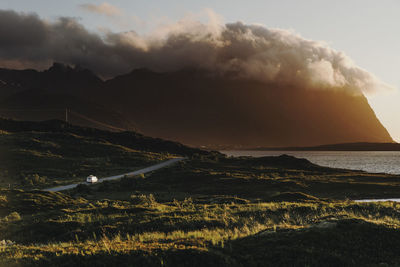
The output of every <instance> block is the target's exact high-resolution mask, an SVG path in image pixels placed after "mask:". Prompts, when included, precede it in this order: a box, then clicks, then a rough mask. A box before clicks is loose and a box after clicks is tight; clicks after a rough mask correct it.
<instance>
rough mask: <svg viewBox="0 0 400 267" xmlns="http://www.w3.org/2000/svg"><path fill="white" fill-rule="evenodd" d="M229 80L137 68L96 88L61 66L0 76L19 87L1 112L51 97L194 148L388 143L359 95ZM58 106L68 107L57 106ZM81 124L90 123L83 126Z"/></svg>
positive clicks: (81, 72) (95, 81)
mask: <svg viewBox="0 0 400 267" xmlns="http://www.w3.org/2000/svg"><path fill="white" fill-rule="evenodd" d="M235 77H236V76H235V74H232V75H230V76H229V75H219V74H218V75H217V74H214V73H210V72H207V71H202V70H197V69H184V70H181V71H176V72H167V73H157V72H153V71H151V70H147V69H137V70H134V71H132V72H131V73H127V74H125V75H120V76H117V77H114V78H112V79H110V80H107V81H102V80H101V79H99V78H98V77H97V76H96V75H94V74H93V73H92V72H90V71H89V70H85V69H82V68H71V67H68V66H65V65H62V64H54V65H53V66H52V67H51V68H50V69H49V70H46V71H43V72H36V71H32V70H30V71H29V70H27V71H12V70H0V80H2V81H4V82H5V83H6V84H7V85H8V84H17V85H18V84H19V85H20V87H23V88H24V89H23V90H22V89H21V88H20V87H18V86H17V87H15V86H14V87H15V88H14V87H12V88H7V89H6V88H5V87H4V88H2V87H0V91H6V93H4V92H3V93H0V95H1V94H3V95H7V98H5V100H4V101H1V102H0V105H1V106H2V107H3V106H4V107H11V106H12V105H11V104H10V103H16V102H19V103H24V104H19V105H20V106H21V105H22V106H27V105H28V103H31V102H32V101H33V100H32V101H31V99H34V97H33V95H35V94H37V95H40V98H41V99H44V100H45V101H44V102H46V103H53V102H54V103H55V102H60V100H54V99H55V98H57V97H58V99H60V98H62V97H61V95H64V96H65V95H68V96H69V97H70V101H69V102H68V105H69V106H74V109H78V108H80V107H85V108H84V109H81V110H80V113H83V114H84V115H86V116H88V117H89V115H90V117H91V118H93V119H94V120H96V121H99V122H106V123H107V124H109V125H114V126H116V127H121V128H125V127H127V126H125V125H124V122H127V124H128V125H131V127H134V128H137V129H138V130H140V131H141V132H142V133H144V134H146V135H150V136H154V137H160V138H165V139H169V140H175V141H179V142H182V143H185V144H190V145H194V146H208V147H218V146H225V147H260V146H263V147H276V146H281V147H284V146H315V145H322V144H334V143H352V142H377V143H381V142H386V143H390V142H393V140H392V138H391V137H390V135H389V133H388V132H387V130H386V129H385V128H384V127H383V125H382V124H381V123H380V122H379V120H378V119H377V117H376V115H375V113H374V111H373V110H372V109H371V107H370V106H369V104H368V101H367V99H366V98H365V97H364V96H363V95H355V94H350V93H347V92H346V91H345V90H339V89H338V90H326V89H321V90H316V89H312V90H311V89H307V88H299V87H293V86H286V87H283V86H277V85H276V84H268V83H262V82H258V81H254V80H249V79H238V78H235ZM12 90H14V91H13V93H12V94H10V93H9V91H12ZM28 90H31V91H28ZM21 92H22V93H21ZM28 92H29V93H28ZM73 98H76V99H75V100H74V99H73ZM74 103H75V105H74ZM43 105H44V104H43V103H42V104H39V103H38V102H37V104H35V106H38V107H40V106H43ZM62 105H64V106H66V105H67V104H66V103H60V104H59V105H57V106H62ZM44 106H46V105H44ZM47 106H48V107H50V105H49V104H48V105H47ZM47 106H46V107H47ZM95 106H101V107H103V109H102V110H103V112H100V111H95V110H97V109H96V108H94V107H95ZM93 111H95V112H93ZM105 114H108V116H106V115H105ZM110 114H113V115H110ZM0 115H1V113H0ZM20 116H21V117H19V118H20V119H24V118H23V117H24V116H22V115H20ZM25 116H28V114H27V115H25ZM117 117H119V118H120V119H117ZM85 123H89V122H84V121H82V122H81V124H85ZM125 124H126V123H125ZM90 126H92V127H94V126H95V125H94V124H92V125H90Z"/></svg>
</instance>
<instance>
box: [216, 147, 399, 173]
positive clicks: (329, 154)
mask: <svg viewBox="0 0 400 267" xmlns="http://www.w3.org/2000/svg"><path fill="white" fill-rule="evenodd" d="M221 153H224V154H226V155H228V156H233V157H239V156H252V157H264V156H280V155H283V154H286V155H291V156H294V157H296V158H305V159H308V160H309V161H311V162H312V163H315V164H318V165H320V166H326V167H332V168H341V169H351V170H363V171H367V172H373V173H389V174H399V175H400V151H252V150H235V151H221Z"/></svg>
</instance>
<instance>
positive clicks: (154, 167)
mask: <svg viewBox="0 0 400 267" xmlns="http://www.w3.org/2000/svg"><path fill="white" fill-rule="evenodd" d="M185 159H187V158H174V159H170V160H167V161H164V162H161V163H158V164H156V165H152V166H150V167H147V168H144V169H140V170H137V171H133V172H128V173H123V174H119V175H114V176H109V177H104V178H101V179H99V181H98V182H96V183H93V184H98V183H101V182H104V181H111V180H118V179H121V178H123V177H124V176H125V175H126V176H134V175H140V174H145V173H148V172H152V171H155V170H158V169H161V168H165V167H167V166H170V165H172V164H175V163H177V162H179V161H182V160H185ZM79 184H85V185H92V184H90V183H86V182H82V183H76V184H69V185H62V186H57V187H52V188H46V189H43V191H50V192H58V191H63V190H68V189H72V188H74V187H77V186H78V185H79Z"/></svg>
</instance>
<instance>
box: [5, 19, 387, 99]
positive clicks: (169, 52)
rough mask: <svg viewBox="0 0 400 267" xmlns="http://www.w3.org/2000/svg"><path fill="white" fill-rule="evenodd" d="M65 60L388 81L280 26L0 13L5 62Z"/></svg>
mask: <svg viewBox="0 0 400 267" xmlns="http://www.w3.org/2000/svg"><path fill="white" fill-rule="evenodd" d="M52 61H61V62H65V63H69V64H79V65H83V66H85V67H88V68H90V69H92V70H94V71H95V72H97V73H98V74H100V75H102V76H105V77H109V76H114V75H116V74H120V73H124V72H127V71H130V70H132V69H133V68H139V67H146V68H150V69H153V70H158V71H172V70H178V69H182V68H185V67H192V68H193V67H195V68H204V69H207V70H211V71H213V72H215V73H235V75H236V76H239V77H245V78H251V79H256V80H260V81H264V82H269V83H271V82H272V83H283V84H289V85H296V86H302V87H307V88H319V89H332V88H347V89H349V90H351V91H352V92H356V93H360V92H364V93H365V92H373V91H377V90H381V89H384V88H390V86H388V85H386V84H384V83H382V82H381V81H379V80H378V79H377V78H376V77H375V76H374V75H372V74H370V73H368V72H367V71H365V70H363V69H361V68H359V67H358V66H356V65H355V64H354V63H353V62H352V61H351V60H350V59H349V58H348V57H347V56H346V55H345V54H343V53H341V52H338V51H336V50H334V49H332V48H330V47H329V46H328V45H326V44H325V43H322V42H316V41H311V40H307V39H304V38H302V37H301V36H299V35H296V34H294V33H293V32H291V31H287V30H282V29H268V28H265V27H264V26H259V25H246V24H243V23H240V22H237V23H231V24H226V25H223V24H221V23H218V21H215V20H211V22H210V23H208V24H202V23H199V22H195V21H181V22H178V23H176V24H173V25H169V26H167V27H164V28H163V29H161V30H159V31H156V32H155V33H154V34H152V35H148V36H140V35H138V34H136V33H135V32H133V31H131V32H123V33H113V32H105V33H104V34H102V35H100V34H97V33H93V32H90V31H88V30H87V29H86V28H85V27H84V26H83V25H81V24H80V23H79V22H78V21H76V20H75V19H72V18H60V19H58V20H56V21H53V22H48V21H45V20H42V19H41V18H39V17H38V16H37V15H35V14H25V13H16V12H14V11H0V64H2V65H3V67H7V65H12V64H11V63H15V64H14V65H18V66H24V65H26V66H29V67H32V66H37V67H39V68H40V67H43V66H44V65H46V64H49V62H52Z"/></svg>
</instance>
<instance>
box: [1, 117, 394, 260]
mask: <svg viewBox="0 0 400 267" xmlns="http://www.w3.org/2000/svg"><path fill="white" fill-rule="evenodd" d="M0 125H2V128H3V130H1V135H0V148H1V150H0V151H1V152H2V154H1V160H0V164H2V166H1V170H2V173H1V174H2V179H3V183H5V182H10V181H14V182H15V185H14V189H8V188H6V187H7V186H6V187H4V186H0V266H210V267H211V266H230V267H232V266H398V265H399V264H400V256H399V255H400V254H399V253H398V252H399V251H400V242H399V239H400V213H399V210H400V203H394V202H384V203H356V202H354V201H352V200H351V199H362V198H388V197H400V193H399V190H398V188H399V185H400V176H396V175H386V174H370V173H366V172H362V171H350V170H341V169H331V168H326V167H320V166H318V165H315V164H312V163H310V162H309V161H308V160H305V159H297V158H294V157H291V156H286V155H283V156H280V157H264V158H251V157H240V158H228V157H225V156H224V155H221V154H219V153H217V152H213V153H210V152H205V151H201V150H196V149H191V148H188V147H184V146H182V145H180V144H177V143H173V142H167V141H163V140H160V139H152V138H148V137H144V136H141V135H138V134H135V133H109V132H104V131H99V130H94V129H88V128H80V127H75V126H71V125H68V124H65V123H62V122H59V121H50V122H45V123H39V124H38V123H30V122H24V123H17V122H14V121H0ZM173 156H188V159H187V160H185V161H181V162H179V163H177V164H176V165H173V166H171V167H168V168H165V169H160V170H158V171H155V172H153V173H149V174H146V175H145V176H140V177H125V178H122V179H121V180H117V181H108V182H103V183H100V184H95V185H91V186H87V185H79V186H78V187H76V188H74V189H72V190H69V191H63V192H57V193H54V192H44V191H40V190H33V189H32V188H42V187H44V186H48V185H49V184H58V183H64V182H69V181H73V180H75V179H76V180H82V177H79V176H80V175H86V174H87V173H88V172H89V171H90V172H92V171H93V170H94V169H95V170H96V171H98V172H99V173H110V174H111V173H117V172H122V171H124V170H128V169H132V168H135V167H139V166H140V167H142V166H145V165H150V164H152V163H154V162H158V161H160V160H162V159H165V158H168V157H173ZM36 174H37V175H36ZM74 174H75V176H76V177H74ZM44 176H47V178H46V179H44V180H43V179H42V178H43V177H44ZM27 177H28V178H29V177H30V178H29V179H28V178H27ZM53 177H66V178H67V179H54V178H53ZM17 187H19V189H16V188H17Z"/></svg>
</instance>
